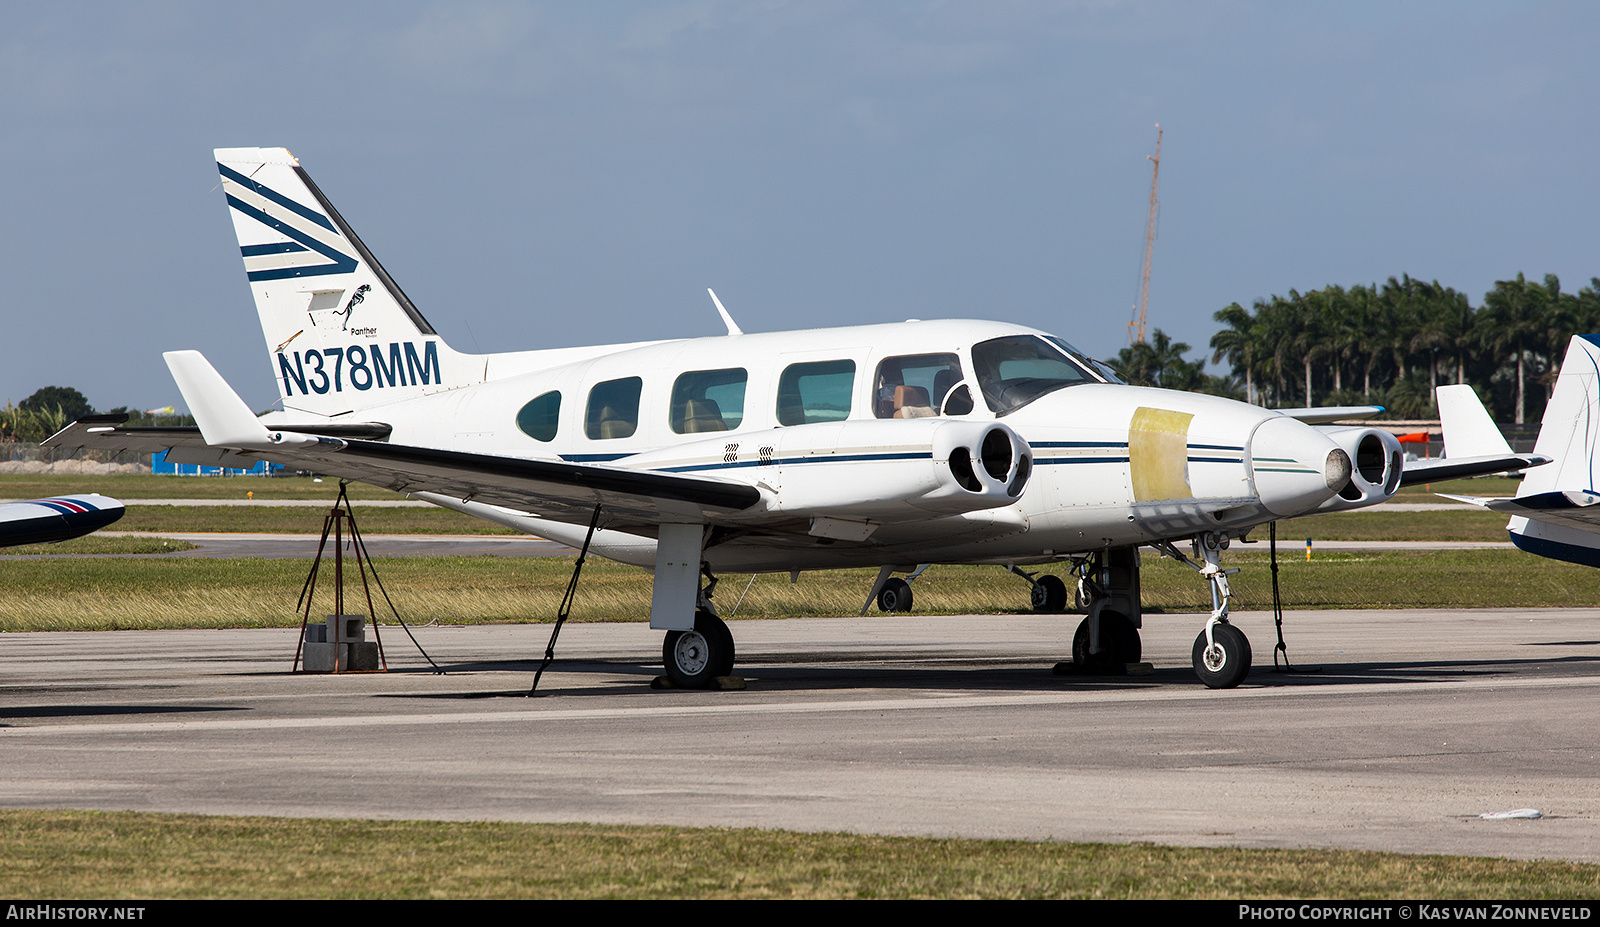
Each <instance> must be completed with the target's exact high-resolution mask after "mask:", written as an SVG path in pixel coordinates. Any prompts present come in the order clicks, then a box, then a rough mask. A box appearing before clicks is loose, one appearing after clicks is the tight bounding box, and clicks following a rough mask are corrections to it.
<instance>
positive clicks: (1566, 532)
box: [1503, 335, 1600, 566]
mask: <svg viewBox="0 0 1600 927" xmlns="http://www.w3.org/2000/svg"><path fill="white" fill-rule="evenodd" d="M1597 449H1600V335H1574V336H1573V338H1572V341H1571V342H1570V343H1569V344H1568V346H1567V356H1566V359H1565V360H1564V361H1562V363H1561V374H1560V376H1559V377H1558V378H1557V379H1556V388H1555V390H1554V391H1553V392H1552V393H1551V394H1550V404H1549V405H1548V406H1546V407H1545V411H1544V421H1543V423H1542V424H1541V425H1540V426H1539V442H1538V444H1537V445H1536V446H1535V447H1534V453H1535V454H1540V455H1543V456H1545V457H1549V458H1551V459H1552V460H1553V461H1554V462H1553V463H1551V464H1550V465H1549V466H1545V467H1536V468H1534V469H1532V470H1529V471H1528V472H1527V475H1526V476H1525V477H1523V480H1522V486H1521V487H1519V488H1518V489H1517V497H1516V500H1515V503H1514V504H1515V505H1516V506H1518V507H1519V508H1520V509H1521V510H1523V511H1530V512H1532V513H1533V514H1532V516H1531V517H1523V516H1520V515H1514V516H1513V517H1512V519H1511V524H1510V525H1508V526H1507V527H1508V530H1509V531H1510V533H1511V540H1512V542H1513V543H1515V544H1516V545H1517V546H1518V547H1520V548H1522V549H1523V550H1526V551H1528V552H1530V553H1535V554H1539V555H1540V556H1543V557H1550V558H1553V559H1556V560H1568V561H1571V562H1573V563H1584V564H1588V565H1589V566H1600V504H1597V502H1600V495H1597V492H1600V490H1596V487H1595V483H1596V473H1597V471H1600V461H1597V460H1596V451H1597ZM1503 510H1505V511H1517V509H1511V508H1506V509H1503Z"/></svg>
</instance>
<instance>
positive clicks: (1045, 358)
mask: <svg viewBox="0 0 1600 927" xmlns="http://www.w3.org/2000/svg"><path fill="white" fill-rule="evenodd" d="M972 366H973V367H974V368H975V370H976V372H977V375H978V389H979V390H980V391H981V392H982V393H983V401H984V402H986V403H988V405H989V409H990V411H992V412H994V414H995V415H1005V414H1007V413H1010V412H1015V411H1016V410H1017V409H1020V408H1022V407H1023V406H1025V405H1027V404H1028V403H1030V402H1032V401H1034V400H1035V399H1038V398H1039V397H1040V396H1043V395H1045V394H1046V393H1052V392H1055V391H1056V390H1058V389H1063V388H1065V387H1068V386H1077V385H1079V384H1082V383H1095V382H1098V378H1096V377H1094V376H1091V375H1090V373H1089V372H1088V371H1087V370H1085V369H1084V368H1083V367H1080V366H1079V365H1077V364H1075V363H1073V362H1072V360H1070V359H1069V358H1068V357H1067V355H1066V354H1064V353H1063V352H1062V351H1061V350H1060V349H1059V348H1057V347H1056V346H1055V345H1053V344H1050V343H1049V342H1047V341H1045V340H1044V339H1042V338H1039V337H1037V336H1034V335H1012V336H1010V337H1007V338H995V339H993V340H990V341H984V342H980V343H978V344H975V345H973V346H972Z"/></svg>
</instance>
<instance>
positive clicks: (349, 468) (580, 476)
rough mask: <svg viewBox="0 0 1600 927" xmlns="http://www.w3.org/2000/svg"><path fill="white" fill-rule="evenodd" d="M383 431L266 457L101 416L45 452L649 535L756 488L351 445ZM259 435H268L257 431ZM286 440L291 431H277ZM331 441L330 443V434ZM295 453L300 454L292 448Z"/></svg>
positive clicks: (720, 508)
mask: <svg viewBox="0 0 1600 927" xmlns="http://www.w3.org/2000/svg"><path fill="white" fill-rule="evenodd" d="M386 428H387V426H381V425H352V426H338V425H332V426H329V425H306V426H296V428H295V429H293V431H294V433H295V434H297V435H299V436H300V437H299V440H298V441H297V440H295V439H294V438H290V440H288V441H285V442H284V446H281V447H271V448H262V449H234V448H226V447H213V446H210V445H208V444H207V443H206V439H205V437H204V435H203V433H202V431H201V429H200V428H121V427H117V426H115V425H112V424H110V423H109V422H107V421H106V420H105V417H102V416H97V417H96V418H95V419H86V420H82V421H79V422H74V423H73V424H72V425H69V426H68V427H66V428H64V429H62V430H61V431H60V432H59V433H57V434H55V435H53V436H51V437H50V438H49V440H47V441H46V442H45V443H44V446H46V447H52V448H56V449H58V450H61V451H67V452H76V451H77V450H79V449H81V448H99V449H103V450H137V451H141V452H142V451H151V450H166V449H170V450H169V454H168V458H169V459H179V458H181V459H182V460H183V462H185V463H188V462H205V463H207V464H211V465H214V466H237V467H251V466H254V465H255V463H256V461H258V460H271V461H273V462H274V463H281V464H283V465H285V466H288V467H292V468H295V469H300V470H312V471H316V472H318V473H326V474H328V475H330V476H337V477H340V478H342V479H349V480H360V481H362V482H367V483H374V484H376V485H379V486H384V487H386V488H389V489H393V490H396V491H398V492H431V493H438V494H440V495H445V496H451V497H453V498H456V499H462V500H470V501H475V502H483V503H487V504H490V505H499V506H503V507H505V508H508V509H513V510H515V511H519V512H525V513H528V514H530V515H540V516H544V517H547V518H553V519H556V520H558V521H572V522H580V523H586V522H587V521H588V520H589V516H590V514H591V513H592V512H593V510H594V507H595V505H596V504H600V505H603V506H604V507H605V511H606V515H607V518H606V522H607V524H608V525H609V526H610V527H613V528H623V529H626V528H628V527H647V526H654V525H656V524H659V523H660V522H662V521H663V520H670V521H685V520H696V521H707V522H711V521H715V520H716V517H717V516H718V515H723V514H727V513H730V512H735V511H739V510H742V509H746V508H749V507H751V506H753V505H755V504H756V503H757V502H759V501H760V499H761V493H760V491H759V490H757V489H755V488H754V487H751V486H748V485H744V484H740V483H731V482H727V481H724V480H717V479H711V478H706V477H699V476H688V475H683V474H676V473H662V472H659V471H654V470H630V469H627V468H624V467H617V466H608V465H605V464H590V463H570V462H567V461H560V460H528V459H522V458H514V457H499V456H494V455H489V454H468V453H462V452H460V451H446V450H439V449H436V448H425V447H408V446H406V445H397V444H388V443H384V442H381V441H375V440H368V439H362V438H357V437H353V436H351V437H341V436H339V433H340V432H343V433H344V434H346V435H350V434H352V433H367V434H372V433H374V432H376V431H378V430H380V429H385V430H386ZM262 431H263V433H264V432H265V428H262ZM275 431H282V432H288V431H290V429H275ZM330 432H332V434H330ZM295 444H298V445H299V446H294V445H295Z"/></svg>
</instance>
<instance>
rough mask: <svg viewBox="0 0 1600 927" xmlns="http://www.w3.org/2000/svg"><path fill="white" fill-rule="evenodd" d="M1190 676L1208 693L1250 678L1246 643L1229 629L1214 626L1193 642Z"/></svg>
mask: <svg viewBox="0 0 1600 927" xmlns="http://www.w3.org/2000/svg"><path fill="white" fill-rule="evenodd" d="M1208 637H1209V638H1210V639H1209V640H1207V638H1208ZM1194 672H1195V675H1197V676H1199V677H1200V681H1201V682H1203V683H1205V684H1206V687H1207V688H1211V689H1232V688H1233V687H1234V686H1237V685H1238V684H1239V683H1241V682H1244V678H1245V677H1246V676H1248V675H1250V639H1249V638H1247V637H1245V636H1244V632H1243V631H1240V630H1239V629H1238V628H1236V627H1234V626H1233V625H1231V624H1228V623H1227V622H1225V621H1218V622H1216V623H1215V624H1213V625H1211V626H1210V627H1209V628H1208V629H1206V630H1205V631H1201V632H1200V636H1199V637H1197V638H1195V639H1194Z"/></svg>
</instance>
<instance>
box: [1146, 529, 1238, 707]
mask: <svg viewBox="0 0 1600 927" xmlns="http://www.w3.org/2000/svg"><path fill="white" fill-rule="evenodd" d="M1193 549H1194V555H1195V556H1196V557H1199V558H1200V559H1201V560H1203V561H1204V566H1201V565H1199V564H1196V563H1195V562H1194V561H1193V560H1190V559H1189V558H1188V557H1185V556H1183V554H1181V553H1179V552H1178V550H1177V549H1176V548H1174V547H1173V546H1172V545H1171V544H1170V543H1168V544H1166V545H1165V547H1163V548H1162V550H1163V552H1164V553H1166V554H1167V555H1168V556H1171V557H1173V558H1174V559H1177V560H1180V561H1182V562H1184V563H1187V564H1189V565H1190V566H1192V567H1194V568H1195V570H1196V571H1198V572H1199V573H1200V575H1201V576H1202V577H1204V578H1205V579H1206V581H1207V582H1209V583H1210V584H1211V617H1210V618H1209V619H1208V620H1207V621H1206V626H1205V629H1204V630H1202V631H1201V632H1200V636H1199V637H1196V638H1195V639H1194V651H1193V653H1192V657H1193V660H1194V672H1195V675H1197V676H1199V677H1200V681H1201V682H1203V683H1205V684H1206V686H1207V687H1208V688H1212V689H1231V688H1233V687H1234V686H1237V685H1238V684H1239V683H1241V682H1244V679H1245V677H1246V676H1248V675H1250V640H1249V638H1247V637H1245V636H1244V632H1243V631H1240V630H1239V629H1238V628H1236V627H1234V626H1233V625H1231V624H1229V623H1228V602H1229V599H1230V598H1231V597H1232V591H1231V590H1230V589H1229V588H1228V577H1229V576H1230V575H1232V574H1234V573H1237V572H1239V571H1238V570H1224V569H1223V568H1222V552H1223V551H1225V550H1227V549H1228V535H1227V534H1226V533H1223V532H1219V531H1207V532H1205V533H1203V534H1197V535H1195V537H1194V545H1193Z"/></svg>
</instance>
